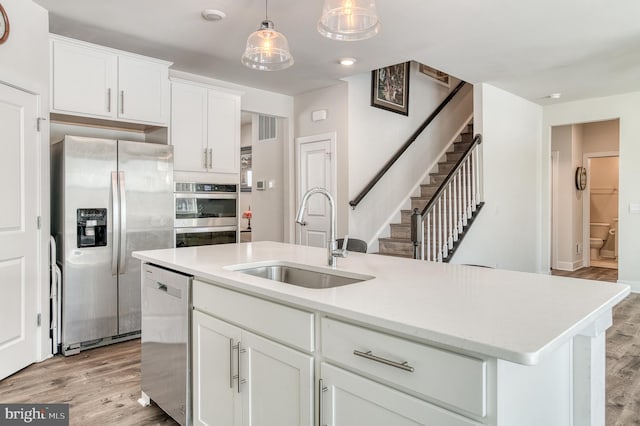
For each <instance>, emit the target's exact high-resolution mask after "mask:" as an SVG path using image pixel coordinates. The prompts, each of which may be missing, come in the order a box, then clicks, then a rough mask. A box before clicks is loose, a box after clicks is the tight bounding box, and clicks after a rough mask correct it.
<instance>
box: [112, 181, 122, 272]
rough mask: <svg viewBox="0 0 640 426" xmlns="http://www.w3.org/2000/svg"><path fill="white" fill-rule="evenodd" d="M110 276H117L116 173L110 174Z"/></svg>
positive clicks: (118, 236)
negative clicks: (111, 238)
mask: <svg viewBox="0 0 640 426" xmlns="http://www.w3.org/2000/svg"><path fill="white" fill-rule="evenodd" d="M111 223H112V226H111V234H112V235H113V241H112V242H111V275H117V274H118V247H119V246H120V202H119V201H118V172H111Z"/></svg>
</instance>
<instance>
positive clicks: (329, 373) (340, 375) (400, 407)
mask: <svg viewBox="0 0 640 426" xmlns="http://www.w3.org/2000/svg"><path fill="white" fill-rule="evenodd" d="M320 370H321V384H320V387H321V388H322V392H320V401H319V410H320V425H321V426H342V425H349V426H390V425H393V426H417V425H425V426H426V425H430V426H431V425H434V426H435V425H437V426H478V425H480V423H477V422H475V421H473V420H470V419H467V418H465V417H462V416H460V415H458V414H455V413H453V412H451V411H448V410H445V409H442V408H440V407H437V406H435V405H432V404H429V403H427V402H425V401H422V400H420V399H417V398H414V397H412V396H410V395H407V394H405V393H403V392H399V391H397V390H395V389H392V388H390V387H388V386H384V385H381V384H379V383H376V382H374V381H372V380H369V379H366V378H364V377H362V376H359V375H357V374H353V373H350V372H348V371H346V370H343V369H341V368H337V367H334V366H332V365H329V364H327V363H322V364H321V366H320Z"/></svg>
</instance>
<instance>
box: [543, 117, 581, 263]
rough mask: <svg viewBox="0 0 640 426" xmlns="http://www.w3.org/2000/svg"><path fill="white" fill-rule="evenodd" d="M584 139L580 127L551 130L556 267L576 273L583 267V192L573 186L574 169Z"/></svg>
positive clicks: (578, 165) (579, 162)
mask: <svg viewBox="0 0 640 426" xmlns="http://www.w3.org/2000/svg"><path fill="white" fill-rule="evenodd" d="M583 139H584V131H583V128H582V126H580V125H568V126H557V127H554V128H552V129H551V141H552V142H551V145H552V146H551V150H552V151H558V153H559V158H558V182H557V186H558V227H557V229H558V236H557V238H558V259H557V260H558V264H557V268H558V269H562V270H565V271H575V270H577V269H579V268H581V267H582V266H583V263H582V252H583V250H585V247H584V244H583V233H582V224H583V218H582V210H583V206H582V197H583V192H582V191H579V190H577V189H576V186H575V172H576V168H577V167H580V166H582V152H583ZM588 249H589V247H588V245H587V246H586V250H588Z"/></svg>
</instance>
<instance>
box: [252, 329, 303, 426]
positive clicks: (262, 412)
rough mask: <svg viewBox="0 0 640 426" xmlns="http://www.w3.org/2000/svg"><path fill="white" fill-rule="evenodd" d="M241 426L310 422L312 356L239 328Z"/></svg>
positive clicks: (294, 425)
mask: <svg viewBox="0 0 640 426" xmlns="http://www.w3.org/2000/svg"><path fill="white" fill-rule="evenodd" d="M241 346H242V347H243V348H244V349H246V350H245V351H242V352H241V354H240V355H241V357H242V359H241V361H240V362H241V366H242V368H241V369H240V378H241V380H246V382H244V383H243V384H241V389H240V391H241V392H240V393H241V394H242V411H243V416H242V418H243V426H274V425H277V426H313V424H314V423H313V421H314V417H313V412H314V409H313V402H314V401H313V357H311V356H309V355H306V354H303V353H301V352H298V351H296V350H293V349H290V348H287V347H285V346H282V345H280V344H278V343H275V342H272V341H271V340H268V339H265V338H262V337H259V336H256V335H255V334H252V333H249V332H247V331H243V332H242V344H241Z"/></svg>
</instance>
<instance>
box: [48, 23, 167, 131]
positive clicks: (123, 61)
mask: <svg viewBox="0 0 640 426" xmlns="http://www.w3.org/2000/svg"><path fill="white" fill-rule="evenodd" d="M50 48H51V97H50V98H51V112H52V113H59V114H65V115H73V116H80V117H90V118H98V119H107V120H115V121H122V122H131V123H144V124H153V125H160V126H167V124H168V121H169V66H170V65H171V64H170V63H169V62H165V61H160V60H157V59H153V58H147V57H144V56H139V55H134V54H129V53H127V52H121V51H117V50H113V49H109V48H105V47H101V46H96V45H93V44H89V43H84V42H80V41H77V40H72V39H67V38H64V37H59V36H51V40H50Z"/></svg>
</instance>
